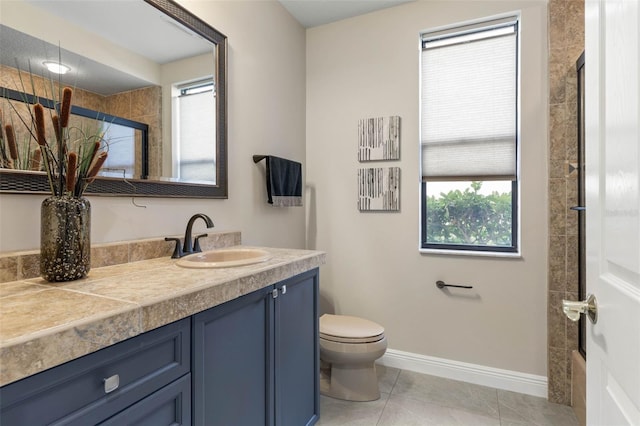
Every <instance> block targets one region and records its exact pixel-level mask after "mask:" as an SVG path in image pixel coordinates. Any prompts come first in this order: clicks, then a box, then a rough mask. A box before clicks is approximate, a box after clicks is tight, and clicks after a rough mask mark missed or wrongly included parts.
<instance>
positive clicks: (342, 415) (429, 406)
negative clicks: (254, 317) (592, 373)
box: [317, 366, 578, 426]
mask: <svg viewBox="0 0 640 426" xmlns="http://www.w3.org/2000/svg"><path fill="white" fill-rule="evenodd" d="M377 371H378V378H379V383H380V393H381V397H380V399H379V400H377V401H372V402H348V401H341V400H337V399H333V398H329V397H326V396H320V421H319V422H318V423H317V425H319V426H345V425H350V426H351V425H353V426H356V425H358V426H390V425H395V426H413V425H416V426H418V425H419V426H422V425H438V426H458V425H464V426H484V425H495V426H523V425H535V426H543V425H545V426H546V425H549V426H578V421H577V420H576V417H575V415H574V414H573V411H572V409H571V407H567V406H564V405H558V404H553V403H549V402H547V400H546V399H545V398H538V397H534V396H529V395H523V394H519V393H516V392H509V391H503V390H500V389H494V388H489V387H486V386H480V385H474V384H470V383H465V382H459V381H455V380H449V379H443V378H440V377H435V376H429V375H426V374H420V373H414V372H411V371H406V370H398V369H396V368H390V367H384V366H377Z"/></svg>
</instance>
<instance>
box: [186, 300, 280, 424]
mask: <svg viewBox="0 0 640 426" xmlns="http://www.w3.org/2000/svg"><path fill="white" fill-rule="evenodd" d="M272 300H273V299H272V297H271V288H265V289H262V290H258V291H256V292H253V293H250V294H248V295H246V296H242V297H240V298H238V299H235V300H232V301H230V302H227V303H224V304H222V305H220V306H217V307H215V308H212V309H209V310H207V311H204V312H201V313H199V314H197V315H195V316H194V321H193V343H194V347H193V349H194V351H193V366H192V372H193V375H192V377H193V395H192V397H193V421H194V425H196V426H198V425H202V426H205V425H206V426H216V425H270V424H272V421H271V420H270V418H272V417H273V412H272V409H271V408H270V407H271V406H272V404H273V395H272V392H270V391H269V384H270V383H271V378H270V376H269V374H271V370H270V368H269V365H270V364H271V359H270V356H269V352H270V346H269V343H268V340H267V336H268V332H267V330H268V328H269V326H270V317H271V315H272V314H271V310H272V305H273V302H272Z"/></svg>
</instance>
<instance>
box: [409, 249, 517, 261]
mask: <svg viewBox="0 0 640 426" xmlns="http://www.w3.org/2000/svg"><path fill="white" fill-rule="evenodd" d="M418 251H419V252H420V254H435V255H447V256H476V257H499V258H506V259H521V258H522V253H520V252H519V251H517V252H497V251H473V250H445V249H425V248H420V249H418Z"/></svg>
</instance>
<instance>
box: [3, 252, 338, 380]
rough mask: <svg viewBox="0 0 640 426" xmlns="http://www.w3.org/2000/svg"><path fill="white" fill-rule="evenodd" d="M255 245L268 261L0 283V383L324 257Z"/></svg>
mask: <svg viewBox="0 0 640 426" xmlns="http://www.w3.org/2000/svg"><path fill="white" fill-rule="evenodd" d="M237 247H246V246H237ZM260 248H261V249H264V250H267V251H268V252H270V253H271V255H272V257H271V258H270V259H269V260H267V261H266V262H262V263H256V264H252V265H246V266H241V267H234V268H220V269H186V268H181V267H179V266H176V264H175V263H176V260H175V259H171V258H168V257H162V258H156V259H149V260H142V261H138V262H132V263H123V264H118V265H113V266H106V267H101V268H94V269H92V270H91V272H90V273H89V275H88V277H87V278H85V279H82V280H77V281H71V282H67V283H48V282H46V281H44V280H43V279H41V278H33V279H26V280H21V281H12V282H6V283H1V284H0V310H1V318H0V386H3V385H6V384H8V383H11V382H14V381H16V380H19V379H22V378H24V377H27V376H30V375H32V374H35V373H38V372H40V371H43V370H46V369H48V368H51V367H54V366H56V365H59V364H62V363H64V362H67V361H70V360H73V359H75V358H78V357H81V356H83V355H86V354H88V353H91V352H94V351H96V350H99V349H102V348H104V347H107V346H109V345H112V344H114V343H117V342H120V341H122V340H125V339H128V338H131V337H134V336H136V335H138V334H141V333H144V332H147V331H149V330H152V329H154V328H157V327H160V326H163V325H165V324H169V323H171V322H174V321H177V320H179V319H182V318H186V317H188V316H190V315H193V314H195V313H197V312H200V311H203V310H206V309H208V308H211V307H213V306H217V305H219V304H222V303H224V302H227V301H229V300H232V299H235V298H237V297H239V296H242V295H245V294H247V293H251V292H252V291H255V290H258V289H260V288H263V287H266V286H269V285H271V284H275V283H277V282H279V281H282V280H284V279H286V278H289V277H292V276H294V275H297V274H300V273H302V272H305V271H308V270H311V269H313V268H316V267H318V266H320V265H322V264H324V263H325V258H326V255H325V253H323V252H319V251H311V250H295V249H278V248H266V247H260Z"/></svg>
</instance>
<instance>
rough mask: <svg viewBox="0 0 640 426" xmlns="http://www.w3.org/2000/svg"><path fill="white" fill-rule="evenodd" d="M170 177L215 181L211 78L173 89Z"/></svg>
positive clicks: (214, 138)
mask: <svg viewBox="0 0 640 426" xmlns="http://www.w3.org/2000/svg"><path fill="white" fill-rule="evenodd" d="M174 93H175V94H176V95H177V96H175V97H174V102H173V104H174V114H173V118H174V140H175V141H177V143H176V144H175V148H174V149H175V151H174V155H175V157H174V159H175V160H174V165H173V168H174V173H175V174H174V176H177V177H178V178H179V179H180V180H182V181H185V180H188V181H206V182H212V181H213V182H215V180H216V168H215V167H216V123H215V113H216V111H215V105H216V99H215V87H214V84H213V80H212V79H207V80H201V81H198V82H194V83H189V84H186V85H182V86H178V87H177V90H175V91H174Z"/></svg>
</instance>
